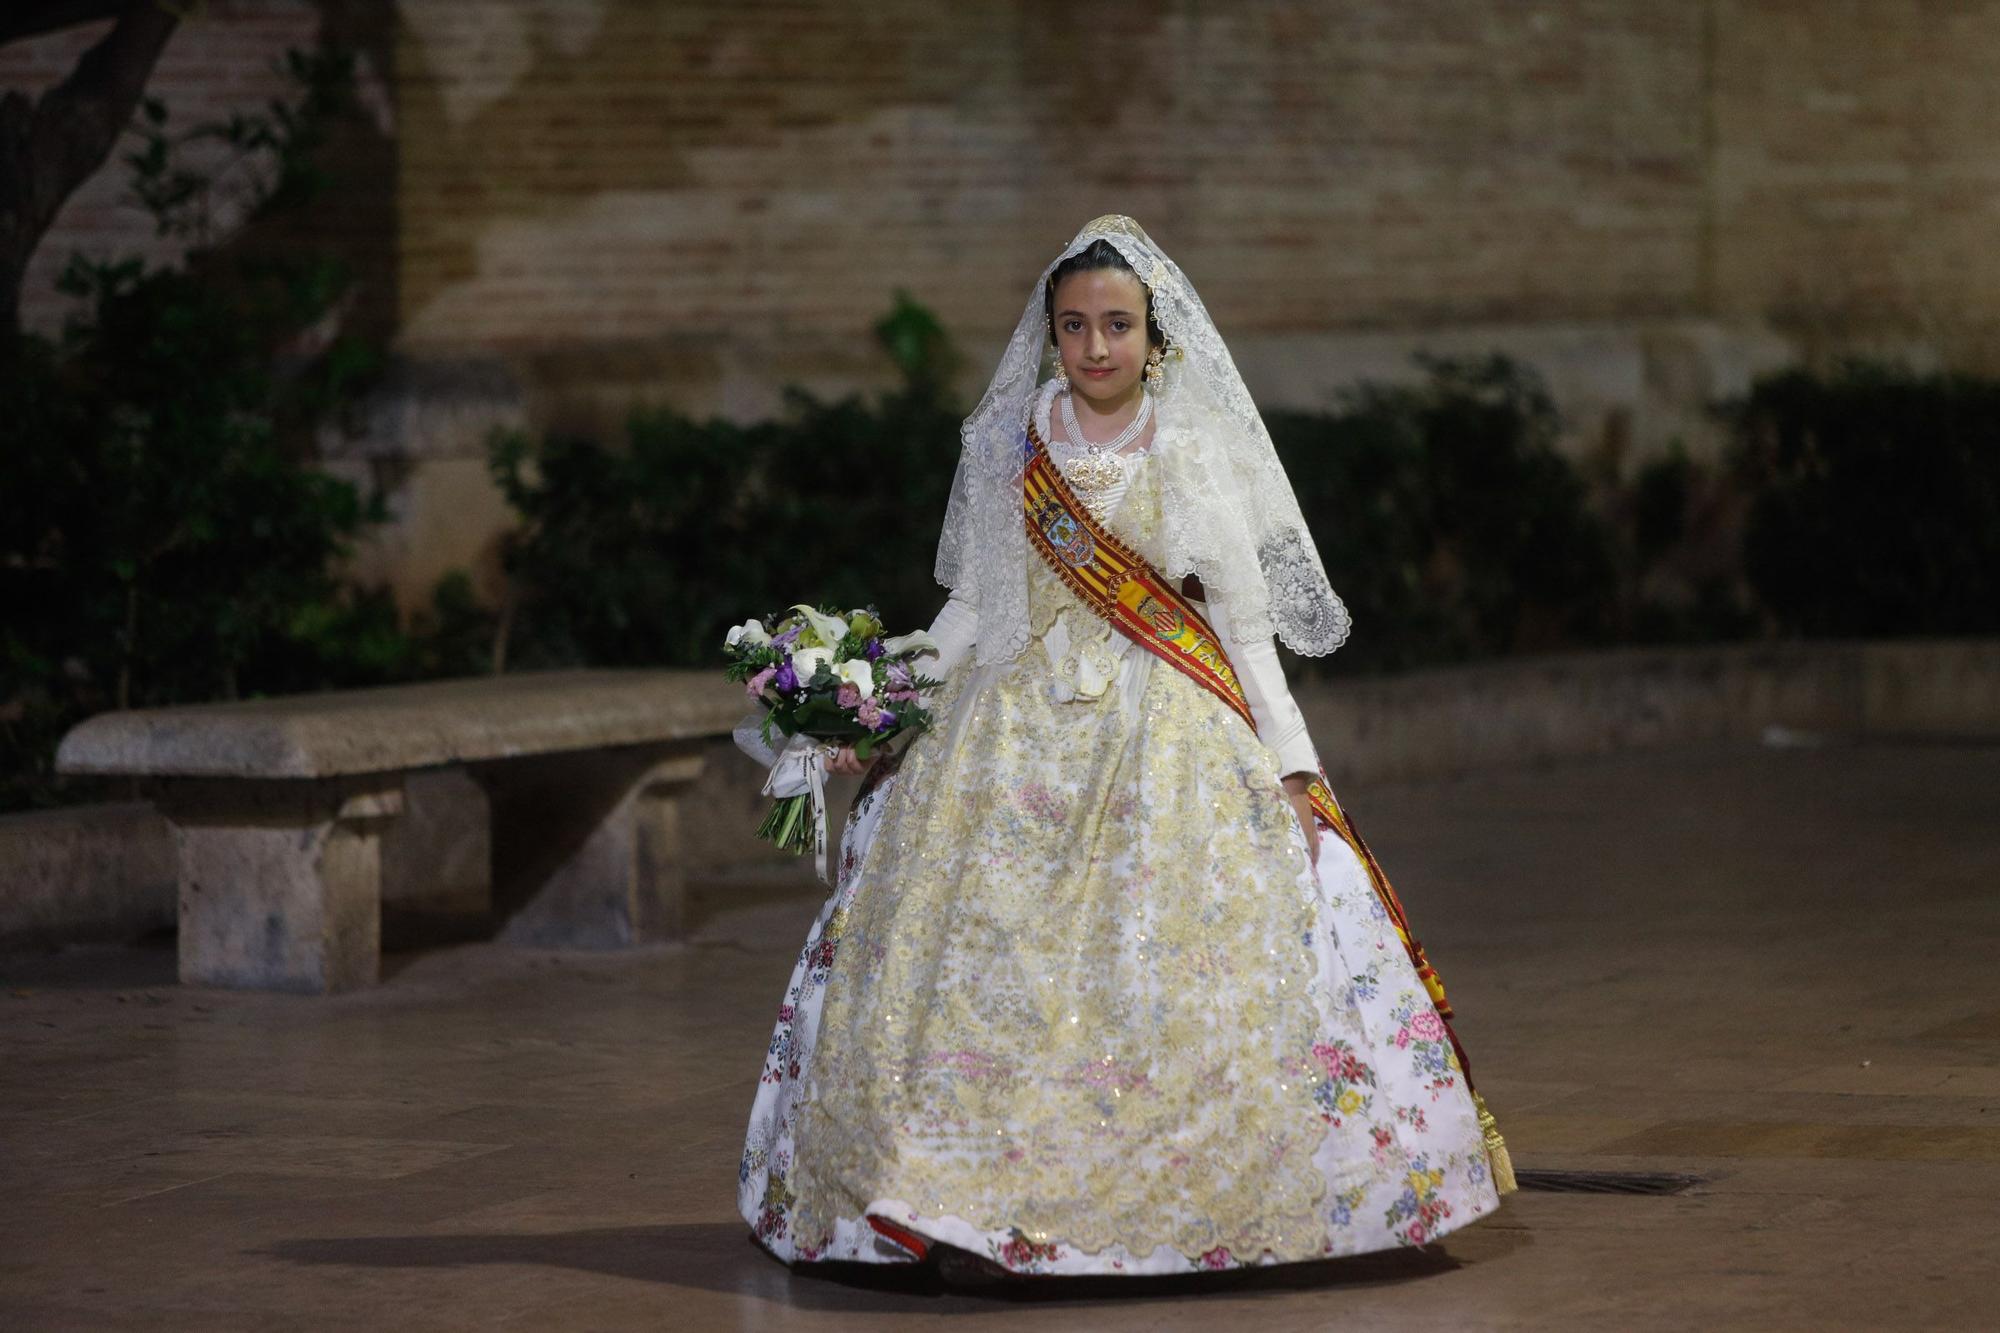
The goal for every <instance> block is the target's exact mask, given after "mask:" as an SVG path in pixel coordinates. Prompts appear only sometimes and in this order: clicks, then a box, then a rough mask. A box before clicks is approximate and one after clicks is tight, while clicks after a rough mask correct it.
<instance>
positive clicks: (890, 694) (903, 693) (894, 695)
mask: <svg viewBox="0 0 2000 1333" xmlns="http://www.w3.org/2000/svg"><path fill="white" fill-rule="evenodd" d="M882 697H883V698H884V699H888V700H891V701H893V702H898V703H901V702H906V701H908V700H911V699H914V698H916V697H917V692H916V691H915V690H884V691H882Z"/></svg>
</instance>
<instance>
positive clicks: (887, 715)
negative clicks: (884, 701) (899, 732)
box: [866, 700, 896, 731]
mask: <svg viewBox="0 0 2000 1333" xmlns="http://www.w3.org/2000/svg"><path fill="white" fill-rule="evenodd" d="M870 702H873V701H872V700H871V701H870ZM875 711H876V713H877V714H878V716H877V718H876V720H875V721H873V722H870V723H868V724H866V725H868V726H871V727H873V728H874V729H875V730H877V731H887V730H888V729H889V728H891V727H893V726H895V725H896V712H895V710H894V709H892V708H878V709H876V710H875Z"/></svg>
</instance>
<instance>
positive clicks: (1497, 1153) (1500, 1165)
mask: <svg viewBox="0 0 2000 1333" xmlns="http://www.w3.org/2000/svg"><path fill="white" fill-rule="evenodd" d="M1472 1104H1473V1105H1474V1106H1475V1107H1477V1108H1478V1109H1479V1133H1480V1136H1481V1137H1482V1138H1484V1139H1485V1140H1486V1158H1487V1161H1488V1162H1489V1163H1490V1164H1491V1165H1492V1167H1493V1188H1494V1189H1495V1190H1497V1191H1499V1192H1500V1193H1502V1194H1512V1193H1513V1192H1514V1191H1515V1190H1517V1189H1519V1188H1520V1185H1519V1184H1517V1183H1516V1182H1515V1180H1514V1159H1513V1158H1512V1157H1510V1156H1509V1155H1508V1153H1507V1140H1505V1139H1503V1138H1501V1137H1500V1126H1499V1124H1498V1123H1497V1122H1496V1121H1495V1120H1494V1119H1493V1113H1492V1112H1491V1111H1489V1110H1487V1109H1486V1099H1485V1098H1484V1097H1482V1096H1480V1095H1479V1094H1478V1093H1476V1092H1475V1093H1473V1094H1472Z"/></svg>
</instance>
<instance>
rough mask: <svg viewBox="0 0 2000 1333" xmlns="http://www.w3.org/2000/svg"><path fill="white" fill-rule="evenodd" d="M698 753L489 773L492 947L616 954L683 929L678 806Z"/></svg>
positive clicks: (624, 752)
mask: <svg viewBox="0 0 2000 1333" xmlns="http://www.w3.org/2000/svg"><path fill="white" fill-rule="evenodd" d="M704 750H705V746H704V745H703V744H702V743H700V742H689V743H684V744H676V745H648V746H631V747H625V748H621V749H617V750H608V751H607V750H599V751H595V752H592V753H587V754H579V755H556V756H551V757H549V758H547V759H540V760H533V761H514V762H511V763H506V764H498V765H494V766H492V767H491V769H489V770H488V771H487V773H486V774H485V777H484V780H485V781H486V784H487V790H488V792H489V793H490V794H491V796H492V798H493V878H494V897H495V900H496V904H497V905H498V906H499V907H500V909H501V910H502V911H505V912H507V913H508V914H509V915H508V921H507V925H506V927H505V929H504V930H503V931H502V933H501V934H502V938H504V939H505V940H507V941H508V942H509V943H511V944H518V945H524V946H528V947H532V948H546V949H615V948H625V947H629V946H631V945H634V944H647V943H653V942H656V941H661V940H673V939H679V938H680V937H681V936H682V935H684V934H685V933H686V930H687V872H686V855H685V852H684V847H683V837H682V829H681V797H682V796H683V794H685V793H686V791H687V790H688V788H689V787H690V786H692V785H693V783H694V782H695V780H696V779H697V778H699V777H700V776H701V769H702V759H703V754H704Z"/></svg>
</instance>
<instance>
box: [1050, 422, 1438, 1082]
mask: <svg viewBox="0 0 2000 1333" xmlns="http://www.w3.org/2000/svg"><path fill="white" fill-rule="evenodd" d="M1021 496H1022V504H1023V506H1024V508H1025V511H1026V515H1027V523H1028V540H1029V542H1030V544H1032V545H1033V546H1034V548H1035V550H1036V551H1037V552H1039V553H1040V554H1041V557H1042V559H1043V560H1045V561H1047V562H1048V566H1049V568H1050V569H1052V570H1054V571H1055V574H1056V577H1057V578H1060V579H1061V580H1062V581H1063V583H1064V584H1065V585H1067V586H1068V588H1069V590H1070V591H1071V592H1073V593H1075V594H1076V596H1077V599H1078V600H1079V601H1081V602H1082V603H1083V604H1084V605H1085V606H1087V607H1089V608H1090V609H1091V610H1092V611H1094V612H1096V613H1097V614H1098V615H1099V616H1101V617H1103V618H1104V619H1105V620H1107V621H1109V622H1110V623H1111V625H1112V627H1113V628H1115V629H1116V630H1117V631H1118V632H1119V633H1121V634H1123V635H1124V636H1125V637H1126V638H1128V639H1130V640H1131V641H1132V642H1133V643H1136V644H1138V645H1139V646H1140V647H1141V648H1143V649H1145V650H1146V651H1147V652H1149V653H1151V654H1152V655H1153V656H1155V657H1157V658H1159V659H1160V660H1161V661H1163V662H1165V663H1167V665H1169V666H1171V667H1173V668H1174V670H1176V671H1178V672H1180V673H1181V674H1182V675H1184V676H1186V677H1187V678H1188V679H1189V680H1192V681H1193V682H1194V683H1195V684H1197V685H1199V686H1201V687H1202V688H1203V689H1205V690H1207V691H1208V692H1209V693H1210V694H1213V695H1214V696H1215V697H1216V698H1218V699H1220V700H1222V702H1223V703H1224V704H1226V705H1228V707H1229V710H1230V711H1231V712H1233V713H1235V714H1236V716H1238V717H1240V718H1242V719H1243V721H1244V723H1245V724H1247V725H1248V726H1249V727H1250V729H1251V730H1252V731H1253V732H1254V731H1255V730H1256V729H1257V720H1256V718H1254V717H1252V716H1251V713H1250V703H1249V700H1247V699H1246V698H1244V695H1243V686H1242V684H1241V683H1240V682H1239V681H1238V680H1237V679H1236V671H1235V668H1234V667H1232V666H1231V665H1230V663H1229V654H1227V653H1226V652H1224V651H1223V649H1222V644H1221V643H1220V642H1219V641H1217V639H1216V637H1215V631H1214V629H1212V628H1211V627H1210V626H1209V623H1208V621H1206V620H1205V619H1203V618H1202V616H1201V613H1200V612H1198V611H1196V610H1195V609H1194V606H1193V605H1192V604H1191V603H1189V601H1188V600H1187V599H1186V598H1185V597H1183V596H1182V595H1181V594H1180V591H1179V590H1178V589H1177V588H1175V587H1174V586H1173V585H1172V584H1171V583H1170V582H1169V581H1168V580H1167V579H1166V578H1164V577H1162V576H1161V575H1160V573H1159V572H1158V571H1157V570H1155V569H1154V568H1153V567H1152V566H1151V565H1150V564H1148V563H1147V562H1146V561H1145V559H1144V558H1143V557H1141V556H1140V555H1139V554H1138V553H1137V552H1135V551H1134V550H1132V548H1131V547H1130V546H1127V545H1126V544H1125V543H1124V542H1123V541H1121V540H1120V539H1119V538H1118V536H1117V535H1116V534H1115V533H1113V532H1111V531H1110V529H1108V528H1106V527H1105V526H1104V525H1103V524H1101V523H1099V522H1098V521H1097V519H1096V517H1095V516H1094V515H1093V514H1092V513H1091V512H1090V509H1089V507H1088V506H1086V505H1085V504H1084V503H1083V502H1082V501H1080V500H1078V499H1077V497H1076V493H1075V492H1074V491H1072V490H1071V489H1070V488H1069V483H1068V482H1066V481H1064V480H1063V475H1062V472H1061V471H1060V470H1059V469H1058V468H1057V467H1056V465H1055V463H1054V461H1053V460H1052V459H1050V457H1049V453H1048V450H1047V448H1046V447H1044V445H1043V444H1042V440H1041V436H1040V435H1038V434H1037V433H1036V431H1035V428H1034V426H1033V425H1030V426H1029V427H1028V439H1027V468H1026V471H1025V472H1024V473H1023V474H1022V478H1021ZM1306 795H1307V798H1308V799H1309V800H1310V801H1311V803H1312V812H1313V814H1314V816H1315V817H1316V818H1318V820H1319V822H1320V823H1321V825H1323V826H1324V827H1326V828H1328V829H1331V830H1332V831H1333V832H1334V833H1335V834H1336V835H1337V836H1338V837H1339V838H1340V840H1341V841H1342V842H1344V843H1346V844H1347V845H1348V846H1349V847H1350V848H1352V849H1353V851H1354V854H1355V856H1356V857H1358V858H1359V859H1360V861H1361V864H1362V865H1363V866H1364V867H1366V868H1367V871H1368V882H1369V883H1370V884H1371V885H1373V886H1374V888H1375V896H1376V897H1377V898H1378V899H1380V900H1381V903H1382V906H1383V908H1384V910H1386V911H1387V912H1388V914H1389V922H1390V924H1391V925H1393V926H1394V927H1395V930H1396V938H1397V939H1399V940H1401V941H1402V943H1403V948H1404V950H1405V952H1407V953H1408V954H1409V956H1410V963H1411V965H1412V966H1414V967H1415V968H1416V970H1417V976H1418V977H1420V978H1421V979H1422V980H1423V983H1424V989H1425V990H1427V991H1428V992H1430V997H1431V1003H1432V1004H1433V1005H1435V1006H1436V1008H1437V1011H1438V1015H1439V1017H1441V1018H1443V1019H1444V1020H1445V1032H1446V1034H1447V1035H1449V1036H1450V1037H1451V1044H1452V1048H1453V1049H1454V1050H1456V1051H1457V1052H1458V1061H1459V1065H1460V1066H1461V1067H1462V1068H1463V1069H1464V1071H1465V1078H1466V1083H1467V1084H1468V1085H1470V1083H1471V1082H1472V1065H1471V1062H1470V1061H1469V1060H1467V1059H1466V1057H1465V1050H1464V1048H1463V1047H1461V1046H1459V1044H1458V1037H1457V1035H1456V1034H1455V1033H1453V1032H1452V1031H1451V1019H1452V1018H1453V1017H1454V1015H1453V1014H1452V1010H1451V1003H1450V1001H1448V1000H1446V999H1445V995H1444V981H1443V979H1442V978H1440V977H1439V976H1438V974H1437V969H1436V968H1434V967H1432V966H1431V962H1430V959H1429V958H1428V957H1426V956H1425V954H1424V946H1423V944H1422V943H1421V942H1419V941H1418V939H1417V937H1416V936H1415V935H1413V934H1411V933H1410V919H1409V916H1408V915H1407V914H1406V913H1405V912H1404V911H1403V903H1402V900H1401V899H1399V898H1397V897H1396V891H1395V890H1394V889H1393V888H1391V887H1390V886H1389V877H1388V876H1387V875H1385V874H1383V873H1382V867H1381V865H1380V864H1379V863H1377V862H1376V860H1375V854H1374V853H1373V852H1371V851H1369V850H1368V844H1367V843H1366V842H1363V841H1362V839H1361V834H1360V832H1359V831H1358V830H1357V829H1356V828H1355V827H1354V821H1353V820H1351V819H1349V818H1348V816H1347V812H1346V811H1344V810H1342V809H1341V808H1340V803H1339V802H1338V801H1336V800H1335V799H1334V797H1333V787H1332V784H1330V783H1329V782H1328V781H1327V779H1326V770H1325V769H1323V768H1322V769H1321V770H1320V771H1319V773H1318V774H1316V775H1315V776H1314V778H1313V780H1312V783H1311V785H1310V786H1308V787H1307V788H1306Z"/></svg>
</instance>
